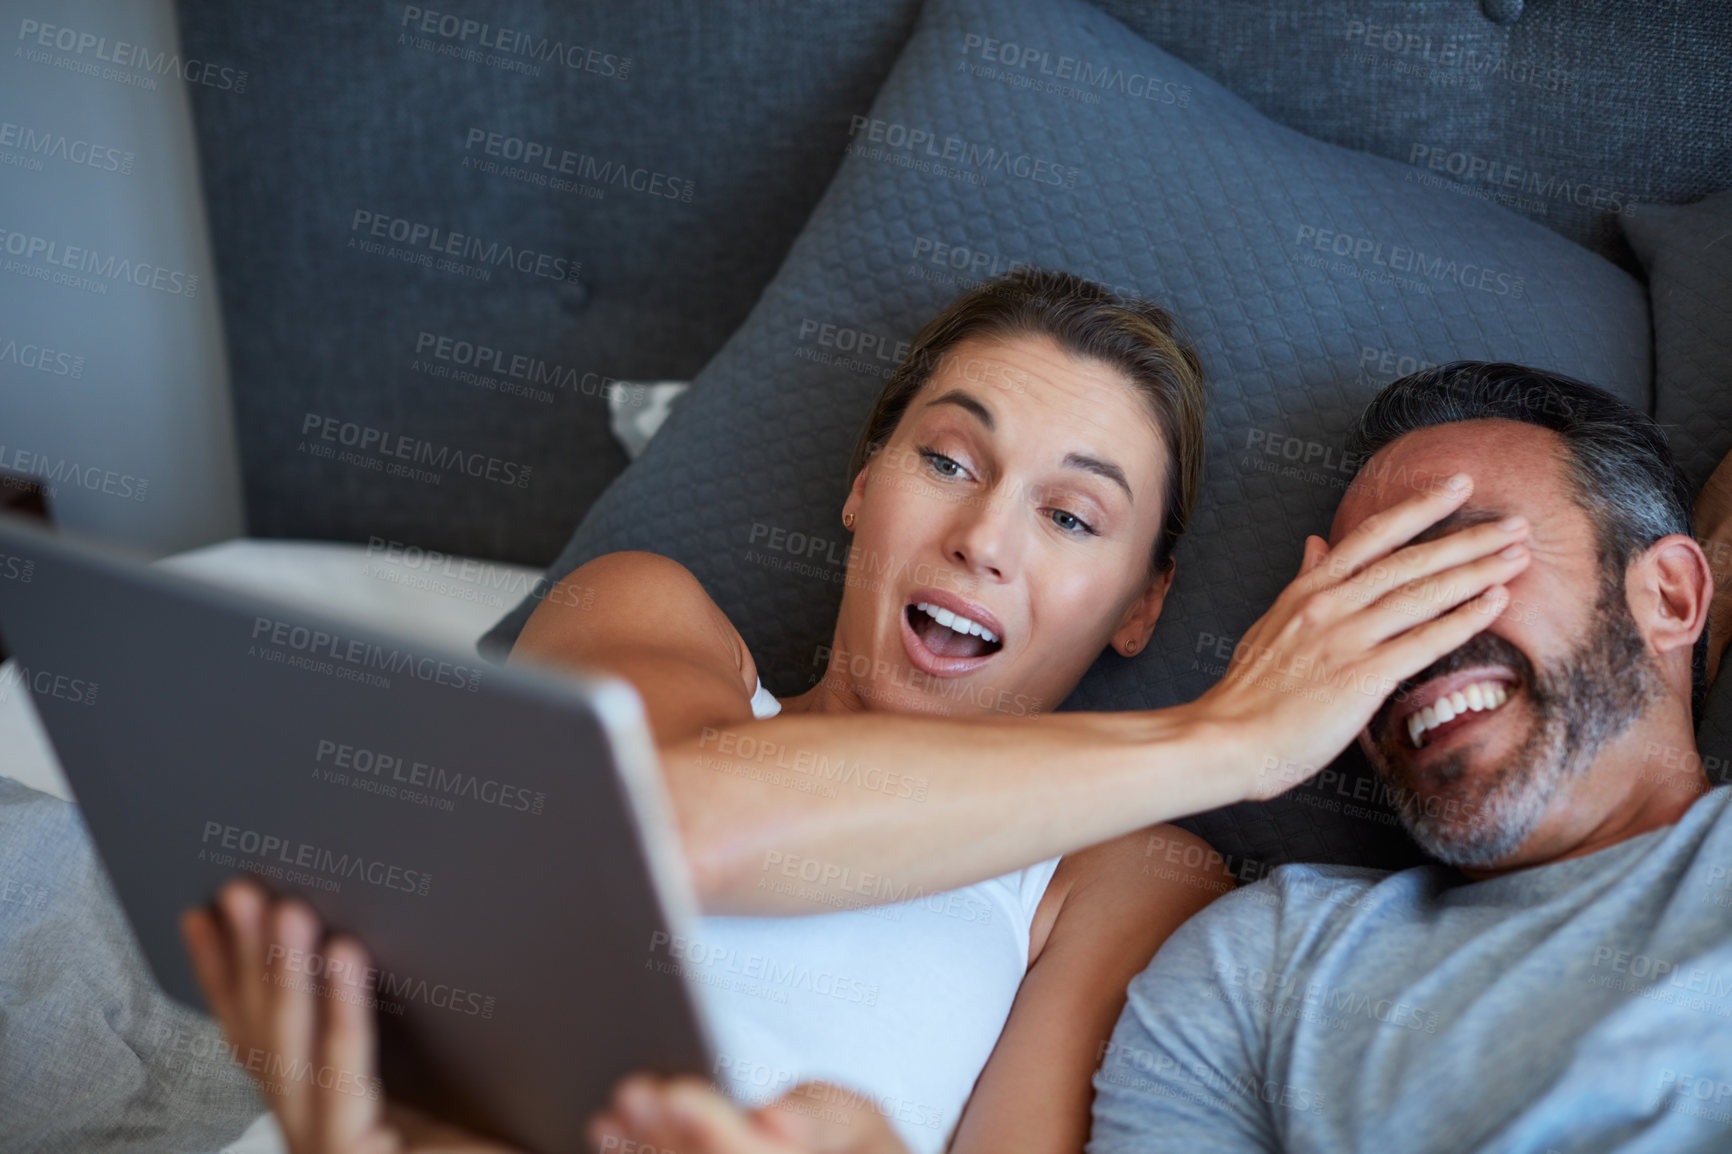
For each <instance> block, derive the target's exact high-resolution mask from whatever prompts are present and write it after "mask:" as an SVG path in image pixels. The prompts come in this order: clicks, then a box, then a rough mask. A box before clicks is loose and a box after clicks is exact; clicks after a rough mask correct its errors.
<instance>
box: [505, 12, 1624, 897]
mask: <svg viewBox="0 0 1732 1154" xmlns="http://www.w3.org/2000/svg"><path fill="white" fill-rule="evenodd" d="M853 126H854V131H853V139H852V141H851V142H850V145H849V148H848V153H849V155H848V157H847V159H846V160H845V161H844V163H843V166H842V168H841V170H840V172H839V173H838V175H837V176H836V179H835V180H834V182H833V183H832V184H831V186H830V188H829V190H828V191H827V192H826V194H825V196H824V199H823V201H822V202H821V203H820V204H819V206H818V209H817V210H816V211H815V212H814V214H813V216H812V219H811V220H810V221H809V222H808V223H807V226H806V228H805V230H804V232H802V234H801V235H800V238H799V240H798V241H797V242H796V243H795V245H794V247H793V249H792V250H791V252H790V253H789V255H788V258H787V260H786V261H785V262H784V264H783V266H782V268H781V270H780V272H778V274H777V276H776V278H775V280H774V281H773V282H772V283H771V284H770V286H769V288H768V289H766V290H765V292H764V295H763V297H762V298H761V299H760V300H759V302H758V304H757V306H756V308H755V309H754V310H753V312H752V314H751V316H750V318H749V319H748V320H747V322H746V324H745V325H744V326H743V327H742V328H741V329H740V330H739V331H738V332H736V333H735V334H734V336H733V337H732V338H731V339H730V340H729V342H728V344H727V345H726V346H725V347H724V348H723V349H722V351H721V352H720V353H718V354H717V356H716V357H715V359H714V360H713V361H711V362H710V364H709V365H708V366H707V367H706V368H705V369H704V371H703V373H702V374H701V375H700V376H699V377H698V379H697V380H696V382H695V383H694V385H693V387H692V389H691V391H690V392H689V393H688V394H687V395H686V396H685V397H683V398H682V399H681V402H680V405H679V407H678V408H677V409H676V410H675V411H674V413H673V415H672V417H670V418H669V420H668V423H667V425H666V427H665V428H663V429H662V431H661V432H660V434H658V435H657V437H656V438H655V439H654V440H653V441H651V442H650V444H649V446H648V448H647V449H646V450H645V451H644V453H643V455H642V456H641V457H640V458H639V459H638V460H637V461H636V462H634V463H633V465H632V466H631V467H630V468H629V469H627V470H626V472H625V473H624V474H622V475H621V476H620V477H619V478H618V479H617V480H616V481H615V483H614V484H613V485H612V487H611V488H609V489H608V491H607V492H606V493H605V494H604V495H603V497H602V498H601V499H600V500H599V501H598V502H597V503H596V505H595V506H594V508H593V509H592V510H591V511H590V513H589V515H588V516H587V517H586V518H585V519H584V521H583V524H582V525H580V526H579V528H578V531H577V534H576V535H575V536H574V537H573V539H572V541H571V543H570V544H569V545H568V546H567V547H566V549H565V551H564V552H563V553H562V554H561V555H560V557H559V558H558V560H557V561H556V562H555V563H554V564H553V566H552V567H551V568H550V569H549V572H548V576H549V578H551V579H554V580H557V579H558V578H559V577H561V576H563V575H564V574H566V573H569V572H570V571H571V570H572V569H573V568H575V567H576V566H577V565H579V564H581V563H582V562H584V561H586V560H588V559H590V558H592V557H595V556H597V555H598V554H601V553H604V552H608V551H611V550H617V549H646V550H652V551H655V552H659V553H663V554H666V555H668V556H671V557H673V558H676V559H677V560H679V561H680V562H682V563H683V564H685V565H686V566H688V567H689V568H690V569H691V570H692V572H693V573H695V574H696V575H697V577H698V578H699V579H700V580H701V581H702V582H703V583H704V586H705V588H706V589H708V590H709V592H710V594H711V595H712V596H713V597H714V598H715V599H716V601H717V602H718V603H719V604H720V606H721V607H722V609H723V610H724V611H725V612H726V613H727V614H728V615H729V617H730V618H731V619H732V620H733V621H734V622H735V623H736V624H737V625H738V626H739V628H740V630H741V632H742V633H743V634H744V635H745V638H746V641H747V643H748V644H749V645H750V646H751V648H752V652H753V655H754V657H755V658H756V660H757V663H758V667H759V669H760V670H762V672H763V677H764V681H765V684H766V685H767V686H769V688H770V689H771V690H772V691H773V692H775V693H777V694H790V693H797V692H800V691H802V690H804V689H805V688H807V687H808V686H809V685H810V684H811V683H812V682H813V681H815V680H816V678H817V676H818V675H819V674H820V672H821V660H820V658H821V653H822V650H821V649H820V646H822V645H824V644H825V643H827V642H828V641H829V639H830V631H831V628H832V626H833V623H834V619H835V612H836V607H837V604H838V602H839V599H840V595H841V590H842V587H843V586H842V577H843V570H842V565H843V563H844V559H845V557H846V555H847V539H846V536H845V534H844V533H843V531H842V528H841V525H840V515H841V504H842V499H843V496H844V494H845V492H846V487H847V482H848V480H849V479H848V478H847V477H846V476H844V472H845V464H846V461H847V459H848V451H849V448H850V446H851V444H852V442H853V438H854V436H855V433H856V432H857V430H858V428H859V426H860V424H861V421H862V420H863V419H864V417H865V415H866V413H867V411H868V410H869V408H870V407H871V405H872V402H873V400H874V399H875V397H876V395H877V393H878V391H879V388H880V387H881V386H882V384H883V381H884V378H885V376H886V375H887V374H888V372H889V371H890V369H891V367H892V366H893V364H894V363H895V359H896V356H897V350H898V348H899V347H905V343H906V342H907V341H908V340H909V339H910V337H911V336H912V335H913V334H914V332H915V331H916V330H917V329H918V328H919V327H920V325H921V324H922V323H923V322H924V321H925V320H926V319H927V318H928V317H930V316H931V315H932V314H933V313H934V312H936V311H937V310H938V309H939V308H940V307H942V306H943V305H944V304H945V302H946V301H948V300H949V299H950V298H951V297H953V296H954V295H955V294H956V293H957V292H958V291H960V290H961V289H962V288H964V287H967V286H968V285H970V284H972V283H974V281H975V280H976V279H977V278H980V277H984V276H988V275H992V274H994V273H998V272H1002V271H1004V270H1005V269H1007V268H1009V267H1010V266H1012V265H1013V264H1016V263H1028V264H1037V265H1045V266H1052V267H1059V268H1064V269H1069V270H1071V271H1073V272H1076V273H1078V274H1081V275H1084V276H1088V277H1091V278H1094V279H1096V280H1099V281H1101V282H1103V283H1105V284H1108V285H1111V286H1115V287H1120V288H1128V289H1130V290H1133V291H1135V292H1138V293H1140V294H1141V295H1143V296H1146V297H1148V298H1149V299H1151V300H1154V301H1157V302H1159V303H1161V304H1163V305H1165V306H1166V307H1168V308H1169V309H1171V310H1172V311H1173V312H1174V313H1175V314H1176V315H1177V316H1178V318H1179V319H1180V321H1181V323H1182V325H1183V327H1184V329H1185V330H1186V332H1187V334H1188V335H1189V336H1190V338H1191V339H1192V340H1193V341H1194V342H1195V344H1196V345H1197V348H1198V351H1199V354H1200V356H1201V358H1202V361H1203V366H1204V370H1205V373H1206V376H1207V380H1208V384H1209V388H1210V406H1211V411H1210V415H1209V431H1208V435H1209V444H1208V451H1209V462H1208V468H1207V476H1206V481H1205V487H1204V491H1203V494H1202V500H1201V502H1200V505H1199V507H1198V510H1197V514H1196V517H1195V520H1194V528H1193V530H1192V532H1191V534H1190V536H1189V537H1188V538H1187V539H1186V540H1185V541H1184V542H1183V544H1182V545H1181V547H1180V549H1179V551H1178V579H1177V582H1176V584H1175V587H1174V591H1173V595H1172V596H1170V597H1169V599H1168V602H1167V609H1166V611H1165V613H1164V614H1163V616H1162V619H1161V624H1160V628H1159V629H1158V630H1157V631H1156V633H1155V636H1154V639H1153V641H1152V643H1151V644H1150V645H1149V647H1148V648H1147V650H1146V651H1145V652H1144V653H1142V654H1140V655H1138V657H1137V658H1135V659H1134V660H1126V659H1124V658H1121V657H1119V656H1118V655H1117V654H1114V653H1108V654H1106V655H1104V656H1103V657H1102V658H1101V659H1100V660H1099V661H1097V662H1096V664H1095V666H1094V667H1093V668H1092V669H1091V670H1090V671H1089V673H1088V675H1087V676H1086V677H1085V678H1084V680H1083V682H1082V684H1081V685H1080V686H1079V687H1078V689H1077V691H1076V692H1075V693H1074V694H1073V695H1072V697H1071V698H1070V700H1069V701H1067V702H1066V703H1065V707H1066V708H1076V709H1133V708H1142V707H1152V706H1161V705H1166V704H1170V703H1174V702H1180V701H1186V700H1189V699H1191V698H1193V697H1195V696H1196V695H1198V694H1199V693H1201V692H1202V691H1203V690H1204V689H1205V688H1206V687H1207V686H1208V685H1210V684H1211V683H1212V682H1213V681H1214V680H1215V679H1216V678H1217V677H1218V676H1219V673H1220V672H1221V668H1222V665H1223V664H1224V660H1225V657H1226V655H1227V654H1230V652H1231V650H1232V645H1233V642H1234V640H1235V639H1236V638H1237V637H1238V636H1239V635H1240V634H1241V633H1242V632H1243V631H1244V629H1245V627H1246V626H1248V625H1249V624H1250V623H1251V622H1252V621H1253V620H1255V619H1256V617H1257V615H1258V613H1259V612H1260V611H1261V610H1262V609H1263V608H1264V607H1265V606H1267V605H1268V603H1269V602H1270V601H1271V600H1272V599H1273V598H1274V596H1275V595H1276V593H1278V592H1279V591H1280V589H1281V588H1282V586H1283V585H1285V583H1286V582H1287V581H1288V580H1289V579H1290V578H1291V577H1292V575H1293V574H1294V572H1295V571H1296V569H1297V567H1298V563H1299V557H1300V554H1301V544H1302V541H1303V538H1304V535H1305V534H1306V533H1307V532H1324V531H1326V530H1327V527H1328V524H1329V519H1330V516H1331V514H1332V512H1333V509H1334V505H1335V503H1336V501H1337V499H1338V498H1339V496H1340V492H1341V489H1342V488H1343V486H1344V484H1345V481H1346V479H1347V474H1346V472H1344V471H1343V461H1342V455H1341V450H1340V445H1341V442H1342V435H1343V433H1344V431H1345V430H1346V428H1347V426H1348V424H1349V423H1350V421H1351V420H1352V418H1353V417H1354V415H1355V414H1356V413H1357V411H1358V410H1359V409H1360V408H1361V406H1363V404H1364V403H1365V401H1366V400H1367V399H1368V398H1369V397H1370V396H1371V395H1372V393H1374V392H1375V391H1376V390H1377V388H1378V387H1379V386H1381V385H1383V384H1385V383H1387V382H1388V381H1389V380H1391V379H1393V378H1394V377H1395V376H1397V375H1400V374H1402V373H1405V372H1408V371H1411V370H1412V369H1413V368H1416V367H1418V366H1420V365H1423V364H1427V363H1433V362H1441V361H1445V360H1449V359H1453V358H1457V357H1468V358H1480V359H1495V360H1512V361H1519V362H1522V363H1526V364H1532V365H1536V366H1540V367H1543V368H1547V369H1553V370H1557V371H1560V372H1564V373H1567V374H1570V375H1572V376H1576V377H1580V378H1583V379H1586V380H1589V381H1593V382H1596V383H1598V384H1600V385H1602V386H1604V387H1606V388H1608V389H1610V390H1611V391H1613V392H1615V393H1617V394H1618V395H1619V396H1622V397H1623V398H1625V399H1626V400H1628V401H1629V402H1630V403H1632V404H1634V405H1636V406H1637V407H1639V408H1641V409H1643V410H1645V411H1646V410H1648V409H1649V407H1650V397H1649V386H1650V371H1649V359H1648V315H1647V305H1646V302H1645V300H1644V297H1643V293H1642V291H1641V287H1640V286H1639V285H1638V284H1637V283H1636V281H1634V280H1633V279H1632V278H1631V277H1630V276H1628V275H1627V274H1626V273H1624V272H1622V271H1621V270H1619V269H1617V268H1615V267H1613V266H1612V265H1611V264H1610V263H1608V262H1607V261H1605V260H1604V259H1602V258H1600V257H1598V256H1595V255H1593V254H1591V253H1589V252H1587V251H1586V250H1584V249H1581V248H1579V247H1577V246H1576V245H1573V244H1571V243H1570V242H1568V241H1565V240H1563V239H1561V238H1560V237H1558V236H1557V235H1556V234H1554V233H1552V232H1550V231H1548V230H1546V229H1544V228H1542V227H1540V226H1538V225H1535V224H1532V223H1530V222H1528V221H1526V220H1523V219H1521V218H1519V217H1517V216H1515V215H1513V214H1511V213H1509V212H1507V211H1505V210H1504V209H1502V208H1499V207H1496V206H1493V205H1489V204H1486V203H1485V202H1482V201H1479V200H1477V199H1475V198H1471V197H1463V196H1456V195H1450V194H1448V193H1445V192H1435V191H1432V190H1428V189H1425V188H1423V187H1421V186H1419V185H1416V184H1412V183H1408V182H1407V181H1406V176H1407V169H1406V168H1405V167H1404V166H1402V165H1400V164H1397V163H1394V162H1391V161H1388V160H1383V159H1380V158H1377V157H1372V156H1367V155H1364V154H1360V153H1354V152H1348V151H1346V150H1343V149H1340V148H1337V147H1334V146H1332V145H1328V144H1324V143H1321V142H1319V141H1316V140H1312V139H1310V138H1307V137H1305V136H1301V135H1300V134H1298V133H1295V132H1293V131H1291V130H1289V129H1286V128H1283V127H1281V126H1279V125H1277V124H1275V123H1273V122H1271V121H1270V120H1268V119H1266V118H1265V117H1263V116H1262V115H1261V114H1259V113H1258V112H1256V111H1255V110H1254V109H1252V108H1251V107H1250V106H1249V105H1247V104H1246V103H1245V102H1243V101H1242V100H1240V99H1238V98H1237V97H1235V96H1233V95H1232V94H1231V93H1229V92H1228V91H1226V90H1225V89H1223V88H1222V87H1221V86H1219V85H1218V84H1216V83H1214V82H1213V81H1211V80H1209V79H1208V78H1206V77H1204V76H1203V75H1201V74H1200V73H1198V72H1196V71H1194V70H1193V69H1191V68H1189V67H1187V66H1186V65H1184V64H1182V63H1181V62H1179V61H1178V60H1175V59H1174V58H1172V57H1170V56H1168V55H1167V54H1165V53H1164V52H1162V51H1161V50H1160V49H1159V48H1156V47H1155V46H1154V45H1152V44H1149V43H1148V42H1146V41H1144V40H1142V39H1140V38H1138V37H1137V36H1136V35H1134V34H1133V33H1131V32H1129V31H1128V30H1127V29H1126V28H1125V27H1124V26H1123V25H1121V24H1119V23H1117V22H1116V21H1115V20H1113V19H1112V18H1111V17H1109V16H1107V15H1106V14H1104V13H1102V12H1100V11H1098V10H1096V9H1094V8H1091V7H1089V6H1088V5H1086V4H1083V3H1081V2H1080V0H932V2H931V3H929V4H928V5H927V7H926V9H925V10H924V12H923V14H922V17H921V21H920V24H919V26H918V28H917V29H916V32H915V35H914V38H913V39H912V40H911V41H910V43H909V45H908V47H907V48H906V49H905V50H904V53H903V55H902V57H901V59H900V61H899V62H898V63H897V66H896V68H895V70H894V72H893V73H892V74H891V76H890V79H889V80H888V81H887V82H886V83H885V86H884V88H883V89H882V90H881V91H880V93H879V95H878V98H877V100H876V101H875V103H874V104H873V106H872V108H871V110H870V112H865V111H862V113H860V114H859V115H857V116H856V117H854V119H853ZM545 588H546V583H545V582H544V583H543V585H542V586H540V587H538V589H537V590H535V591H534V592H533V593H532V595H531V597H530V598H528V599H526V600H525V602H524V603H523V604H522V605H520V606H519V607H518V608H517V610H515V611H514V612H513V613H511V614H510V615H508V616H507V617H506V618H505V619H504V620H503V621H501V622H500V624H499V625H498V626H496V627H495V628H494V629H493V631H492V632H490V633H489V634H488V635H487V637H485V638H483V639H482V645H483V648H484V651H491V652H498V650H499V648H500V647H503V646H507V645H509V644H510V642H511V641H512V640H513V639H514V638H515V636H516V634H517V632H518V630H519V629H521V627H522V624H523V622H524V620H525V619H526V618H527V617H528V615H529V613H530V612H531V610H532V609H533V608H534V604H535V600H536V597H537V596H539V595H542V594H544V592H545ZM1365 775H1366V770H1365V768H1364V766H1363V764H1362V762H1361V761H1360V759H1359V758H1358V755H1357V753H1356V752H1355V753H1353V754H1351V755H1350V756H1349V757H1347V758H1344V759H1343V760H1342V761H1340V762H1338V763H1337V764H1336V765H1335V766H1332V767H1330V768H1329V769H1327V770H1326V771H1325V772H1324V773H1323V774H1322V775H1320V776H1319V778H1318V779H1317V780H1316V781H1315V782H1314V783H1312V784H1310V785H1309V786H1307V787H1305V788H1303V789H1301V790H1295V791H1293V792H1292V793H1290V794H1289V795H1287V796H1286V797H1284V798H1282V799H1279V800H1277V801H1275V802H1272V803H1267V804H1263V805H1256V806H1252V805H1245V806H1235V807H1232V808H1231V809H1228V810H1223V811H1218V812H1217V813H1215V814H1211V815H1206V816H1205V817H1204V818H1202V819H1200V820H1197V821H1194V822H1192V823H1191V824H1192V827H1193V828H1195V829H1196V830H1197V831H1198V832H1200V833H1202V834H1203V835H1204V836H1205V837H1208V838H1210V839H1211V840H1212V841H1213V842H1214V843H1215V844H1216V845H1217V847H1219V848H1222V849H1223V850H1225V851H1228V852H1230V853H1231V854H1232V855H1233V864H1234V868H1235V869H1236V870H1237V871H1239V872H1240V873H1241V876H1246V877H1249V876H1254V875H1256V874H1259V873H1261V872H1263V871H1264V870H1266V869H1267V868H1270V867H1271V866H1272V865H1274V864H1278V863H1280V862H1283V861H1290V860H1312V861H1342V862H1359V863H1365V864H1383V865H1394V864H1400V863H1402V862H1404V861H1407V860H1411V857H1412V854H1413V853H1414V852H1415V851H1413V849H1412V847H1411V844H1410V843H1408V842H1407V841H1406V839H1405V837H1404V836H1403V835H1401V834H1400V833H1399V831H1398V830H1397V828H1396V827H1395V824H1394V821H1393V818H1392V815H1391V814H1390V813H1389V812H1388V810H1387V809H1386V808H1380V807H1379V806H1378V804H1377V797H1376V794H1377V789H1376V783H1375V782H1374V781H1372V780H1370V779H1368V778H1367V777H1366V776H1365Z"/></svg>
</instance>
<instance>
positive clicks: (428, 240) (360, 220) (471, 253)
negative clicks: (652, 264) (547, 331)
mask: <svg viewBox="0 0 1732 1154" xmlns="http://www.w3.org/2000/svg"><path fill="white" fill-rule="evenodd" d="M349 232H350V234H351V235H350V237H349V245H350V247H359V241H358V239H357V237H356V235H354V234H363V235H365V236H373V237H382V238H385V239H388V240H391V241H393V242H395V243H397V244H400V245H404V246H406V247H408V248H410V249H417V250H419V249H425V250H426V251H427V253H429V254H437V255H442V256H449V257H456V258H459V259H461V260H472V261H479V262H480V263H482V264H485V265H492V266H494V267H495V268H498V267H500V266H501V265H505V266H509V267H511V268H514V269H516V270H517V271H518V272H521V273H528V274H530V275H533V276H538V277H543V278H545V279H547V280H556V281H575V280H577V276H578V273H579V272H581V271H582V270H583V264H582V262H580V261H575V260H572V259H570V258H568V257H563V256H554V255H553V254H552V253H545V252H536V251H535V250H534V249H531V248H521V247H518V246H516V245H511V244H502V243H501V242H499V241H496V240H493V241H490V240H483V239H482V238H481V237H478V236H471V235H470V234H468V233H462V232H452V231H450V230H448V229H443V228H440V227H438V226H437V225H431V224H424V223H422V222H420V221H416V220H408V219H406V218H404V217H400V216H389V215H386V214H384V213H377V212H369V211H367V210H366V209H364V208H357V209H356V210H355V215H354V217H353V218H351V220H350V221H349Z"/></svg>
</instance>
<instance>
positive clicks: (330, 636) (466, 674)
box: [249, 617, 481, 693]
mask: <svg viewBox="0 0 1732 1154" xmlns="http://www.w3.org/2000/svg"><path fill="white" fill-rule="evenodd" d="M251 640H252V642H253V645H252V646H251V650H250V651H249V656H254V655H256V651H258V650H260V649H264V648H267V647H269V648H274V649H277V650H282V651H284V652H293V653H300V654H306V655H311V656H317V657H322V658H328V659H330V660H332V661H341V662H343V663H345V664H347V665H352V666H355V667H357V668H359V669H378V670H382V671H383V672H385V673H407V674H408V675H409V676H410V677H413V678H415V679H416V680H417V681H426V682H429V683H431V684H433V685H445V686H450V687H451V688H453V689H466V690H468V691H469V692H471V693H473V692H475V691H476V690H477V689H479V688H481V670H479V669H474V668H471V667H470V666H467V665H457V664H454V663H452V662H449V661H445V660H442V659H438V658H433V657H422V656H420V655H418V654H416V653H413V652H411V651H408V650H403V649H395V648H392V649H386V648H385V647H384V646H382V645H377V644H374V643H373V642H371V641H363V640H361V639H360V638H358V637H344V636H343V635H342V634H339V633H327V632H326V631H325V630H323V629H313V628H309V627H308V626H305V625H298V624H296V623H295V622H292V621H278V620H273V619H272V618H269V617H255V618H253V632H252V638H251Z"/></svg>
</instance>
